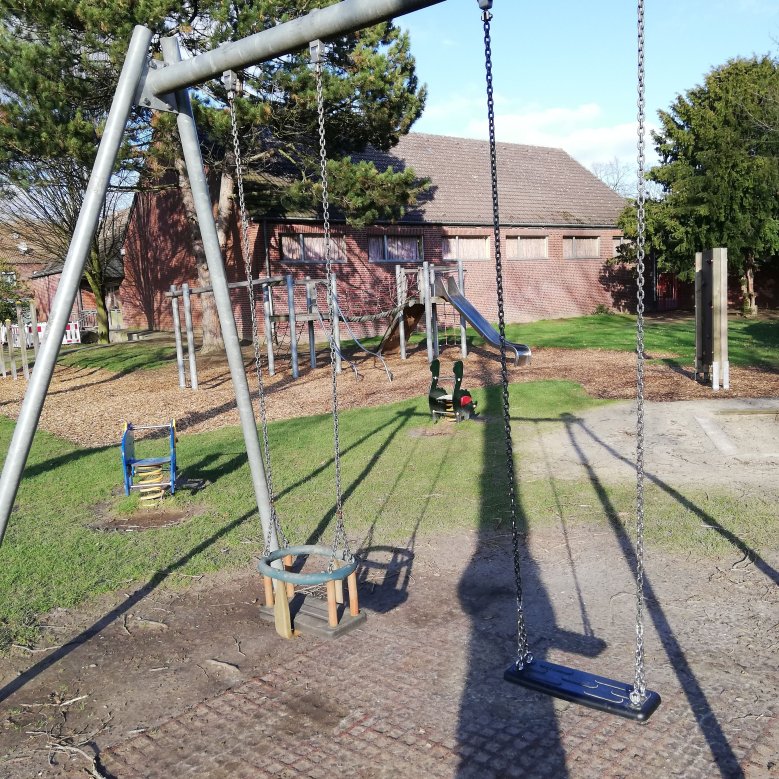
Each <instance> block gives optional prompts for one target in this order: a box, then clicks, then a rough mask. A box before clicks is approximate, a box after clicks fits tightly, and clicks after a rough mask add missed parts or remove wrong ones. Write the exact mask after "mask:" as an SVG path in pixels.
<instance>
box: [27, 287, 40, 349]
mask: <svg viewBox="0 0 779 779" xmlns="http://www.w3.org/2000/svg"><path fill="white" fill-rule="evenodd" d="M30 327H31V328H32V351H33V354H34V355H35V356H36V357H37V356H38V349H39V348H40V345H41V339H40V338H39V337H38V311H37V310H36V308H35V301H34V300H31V301H30Z"/></svg>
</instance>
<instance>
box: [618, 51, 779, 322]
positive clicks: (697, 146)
mask: <svg viewBox="0 0 779 779" xmlns="http://www.w3.org/2000/svg"><path fill="white" fill-rule="evenodd" d="M659 116H660V122H661V128H660V130H659V131H658V132H657V133H655V136H654V140H655V144H656V148H657V152H658V154H659V155H660V160H661V162H660V165H658V166H656V167H655V168H653V169H652V170H651V171H650V172H649V174H648V175H649V178H650V179H651V180H654V181H656V182H658V183H659V184H660V185H661V186H662V188H663V192H664V197H662V199H659V200H657V201H654V202H650V203H648V204H647V205H648V207H647V232H648V241H649V246H650V248H652V249H654V250H655V251H656V252H657V254H658V257H659V259H660V261H661V267H664V268H666V269H670V270H674V271H675V272H677V273H680V274H681V275H683V276H687V277H688V278H689V277H691V275H692V273H693V272H694V270H693V268H694V258H695V252H696V251H702V250H703V249H708V248H712V247H715V246H725V247H727V249H728V261H729V265H730V268H731V270H733V271H735V272H737V273H738V274H739V276H740V279H741V288H742V293H743V303H744V313H746V314H754V313H756V311H757V305H756V300H755V298H756V296H755V290H754V272H755V270H756V268H758V267H759V266H760V265H765V264H768V263H776V261H777V254H779V63H777V61H776V60H775V59H772V58H771V57H768V56H765V57H752V58H750V59H734V60H731V61H729V62H727V63H726V64H725V65H722V66H720V67H718V68H715V69H714V70H712V71H711V72H710V73H709V74H708V75H707V76H706V78H705V80H704V82H703V84H702V85H701V86H696V87H695V88H693V89H690V90H688V91H687V92H686V93H685V94H684V95H679V96H678V97H677V98H676V100H675V101H674V103H673V105H672V106H671V107H670V109H669V110H668V111H661V112H660V114H659ZM634 224H635V215H634V209H633V213H630V212H628V213H626V214H624V215H623V225H625V227H626V230H627V232H628V233H630V231H631V229H633V226H634Z"/></svg>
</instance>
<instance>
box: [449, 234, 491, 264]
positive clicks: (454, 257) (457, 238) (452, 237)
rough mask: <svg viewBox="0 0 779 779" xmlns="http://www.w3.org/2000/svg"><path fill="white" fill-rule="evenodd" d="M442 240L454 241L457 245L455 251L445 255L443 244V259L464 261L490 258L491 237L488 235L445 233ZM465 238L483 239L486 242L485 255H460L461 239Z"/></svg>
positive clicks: (471, 239)
mask: <svg viewBox="0 0 779 779" xmlns="http://www.w3.org/2000/svg"><path fill="white" fill-rule="evenodd" d="M441 238H442V241H454V242H455V245H456V247H457V249H456V251H455V253H454V254H453V255H451V256H449V257H445V256H444V253H443V246H442V247H441V259H443V260H462V261H463V262H487V261H488V260H489V259H490V237H489V236H488V235H443V236H441ZM461 238H464V239H465V240H468V241H483V242H484V256H483V257H468V258H466V257H462V256H461V255H460V239H461Z"/></svg>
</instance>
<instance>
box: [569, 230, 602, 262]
mask: <svg viewBox="0 0 779 779" xmlns="http://www.w3.org/2000/svg"><path fill="white" fill-rule="evenodd" d="M599 258H600V238H598V237H597V236H596V237H594V238H589V237H583V236H579V235H574V236H568V237H567V238H563V259H564V260H592V259H599Z"/></svg>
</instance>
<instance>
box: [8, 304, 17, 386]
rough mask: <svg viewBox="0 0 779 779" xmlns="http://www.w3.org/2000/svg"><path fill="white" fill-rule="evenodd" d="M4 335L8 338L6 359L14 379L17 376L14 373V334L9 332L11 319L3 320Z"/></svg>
mask: <svg viewBox="0 0 779 779" xmlns="http://www.w3.org/2000/svg"><path fill="white" fill-rule="evenodd" d="M5 337H6V339H7V340H8V359H9V360H10V362H11V376H13V380H14V381H16V380H17V379H18V378H19V376H18V374H17V373H16V355H15V354H14V334H13V333H12V332H11V320H10V319H6V320H5Z"/></svg>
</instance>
